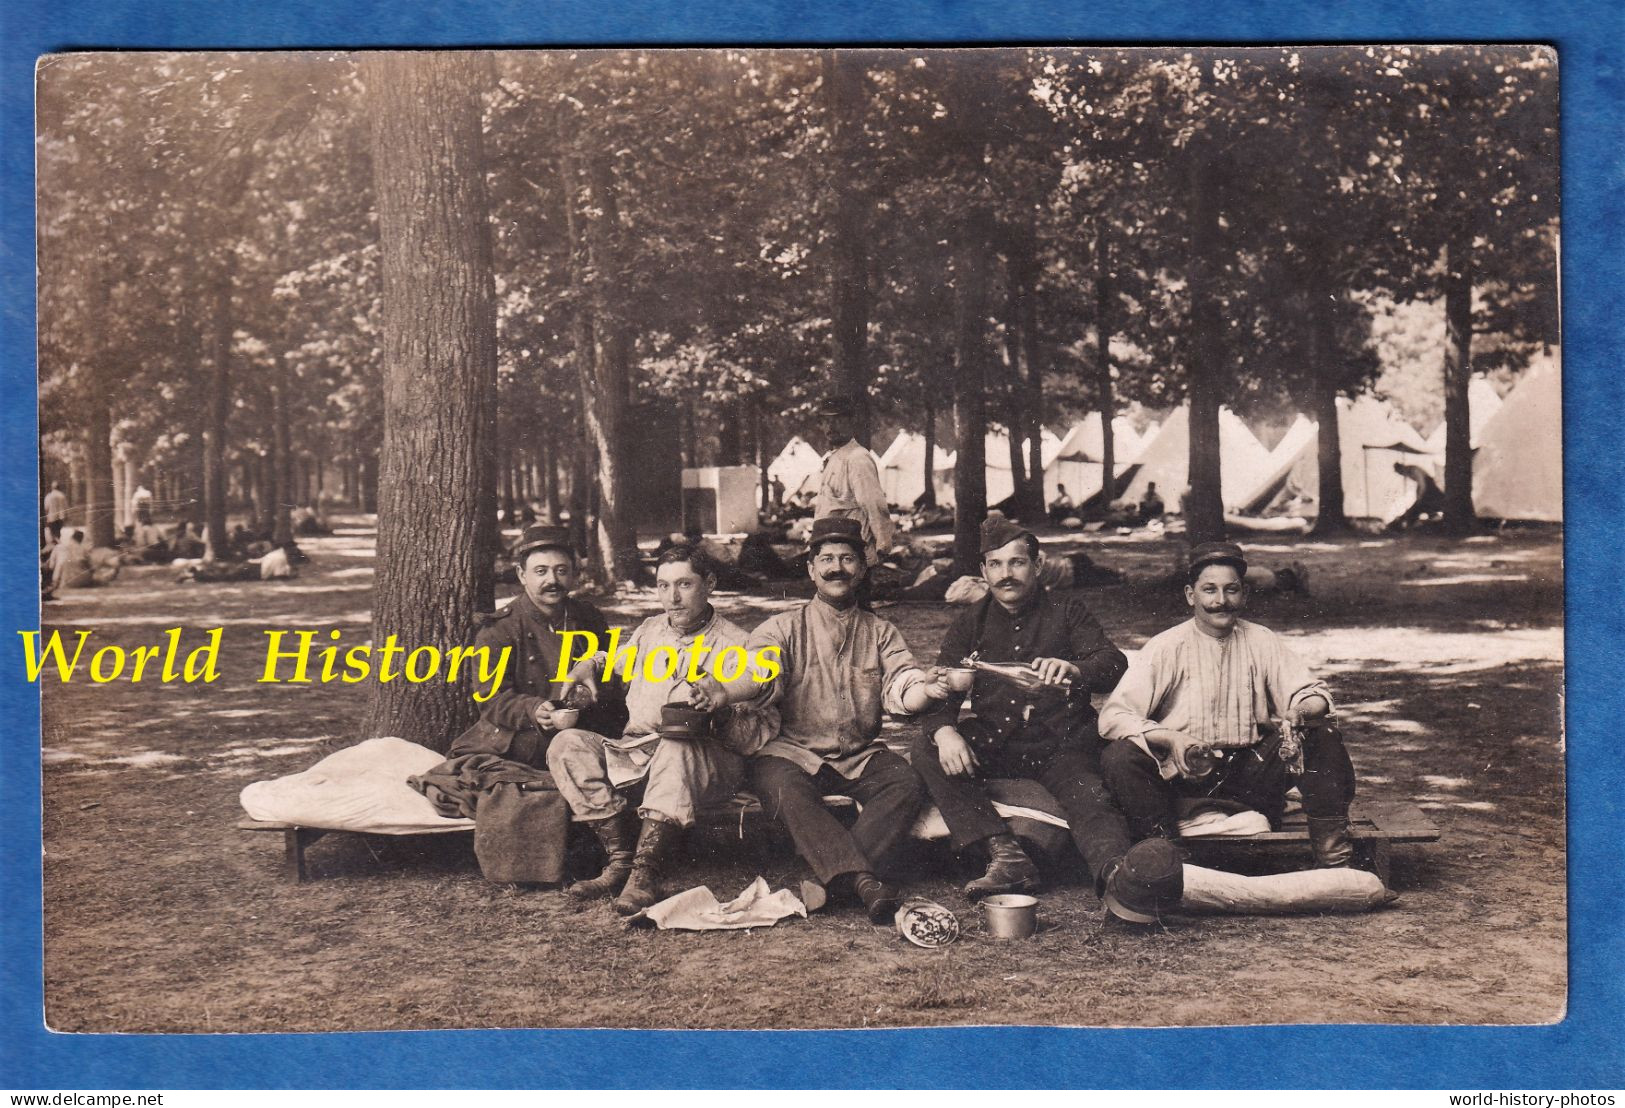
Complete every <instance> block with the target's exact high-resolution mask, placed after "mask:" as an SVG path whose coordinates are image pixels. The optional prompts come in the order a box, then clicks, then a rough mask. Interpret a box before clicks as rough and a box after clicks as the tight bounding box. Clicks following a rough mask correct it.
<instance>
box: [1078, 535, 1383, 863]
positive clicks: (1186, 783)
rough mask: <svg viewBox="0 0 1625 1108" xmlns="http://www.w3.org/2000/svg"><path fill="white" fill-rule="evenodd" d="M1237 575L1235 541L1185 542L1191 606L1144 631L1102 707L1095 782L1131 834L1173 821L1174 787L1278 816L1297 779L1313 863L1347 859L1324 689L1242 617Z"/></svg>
mask: <svg viewBox="0 0 1625 1108" xmlns="http://www.w3.org/2000/svg"><path fill="white" fill-rule="evenodd" d="M1246 578H1247V560H1246V557H1245V555H1244V554H1243V553H1242V550H1241V547H1239V546H1236V545H1235V544H1234V543H1228V542H1212V543H1202V544H1201V545H1198V546H1196V547H1194V548H1192V550H1191V557H1190V569H1189V572H1188V577H1187V579H1186V581H1187V583H1186V585H1185V602H1186V603H1187V604H1188V605H1190V608H1191V614H1192V618H1191V619H1190V620H1189V621H1187V622H1185V623H1181V624H1179V625H1178V626H1176V627H1172V628H1170V629H1168V630H1167V631H1164V632H1162V633H1161V634H1160V635H1157V636H1156V637H1155V638H1153V639H1152V640H1151V641H1150V642H1148V643H1146V645H1145V649H1143V650H1141V651H1140V654H1139V657H1137V658H1136V659H1135V660H1134V664H1133V665H1131V666H1130V667H1129V670H1128V673H1127V674H1126V675H1125V676H1124V677H1123V680H1122V681H1121V682H1120V683H1119V684H1118V686H1117V689H1116V690H1115V691H1114V692H1113V693H1112V695H1111V698H1110V699H1109V700H1108V701H1107V703H1106V706H1105V707H1104V708H1103V709H1101V713H1100V732H1101V734H1102V735H1103V736H1105V737H1106V738H1107V739H1108V740H1114V741H1112V742H1111V743H1110V745H1109V746H1108V748H1107V751H1106V754H1105V756H1104V758H1103V759H1102V772H1103V774H1104V776H1105V779H1106V784H1107V786H1108V787H1109V788H1110V789H1111V792H1112V795H1113V796H1114V797H1115V798H1116V800H1117V803H1118V805H1119V806H1120V807H1121V808H1122V809H1123V813H1124V815H1126V816H1127V817H1128V822H1129V830H1130V831H1131V832H1132V833H1133V834H1134V835H1135V836H1136V837H1149V836H1161V837H1164V838H1171V837H1172V836H1173V835H1174V833H1175V828H1176V823H1175V820H1176V815H1177V812H1176V807H1175V802H1176V800H1177V799H1178V798H1180V797H1213V798H1218V799H1222V800H1227V801H1233V802H1236V803H1239V804H1240V805H1242V806H1245V807H1247V808H1251V809H1254V810H1256V811H1259V812H1262V813H1263V814H1264V815H1265V816H1266V817H1267V818H1268V819H1269V821H1270V826H1271V827H1275V828H1279V826H1280V823H1281V815H1282V811H1283V809H1284V807H1285V803H1286V793H1287V790H1288V789H1290V788H1291V787H1292V786H1293V785H1296V786H1297V787H1298V791H1299V793H1300V794H1301V795H1302V797H1303V808H1304V813H1305V815H1306V816H1307V817H1308V820H1309V841H1310V845H1311V846H1312V847H1313V849H1314V854H1315V862H1316V864H1317V865H1319V866H1322V867H1330V866H1345V865H1348V863H1349V861H1350V859H1351V857H1352V855H1353V846H1352V844H1351V843H1350V841H1349V824H1348V815H1349V803H1350V801H1351V800H1353V798H1354V767H1353V765H1352V764H1351V763H1350V761H1349V755H1348V751H1347V749H1345V747H1344V745H1343V738H1342V736H1341V735H1340V734H1339V733H1338V730H1337V728H1335V727H1333V726H1330V725H1329V724H1327V723H1326V720H1327V718H1328V717H1329V716H1330V715H1331V711H1332V696H1331V692H1330V691H1329V690H1328V689H1327V688H1326V685H1325V684H1324V683H1323V682H1322V681H1320V680H1318V679H1317V678H1316V677H1315V676H1314V674H1312V673H1311V672H1310V671H1309V667H1308V666H1306V665H1304V663H1303V661H1302V659H1300V658H1299V657H1298V656H1297V655H1296V654H1294V653H1293V652H1292V651H1291V650H1290V649H1289V648H1288V647H1287V645H1286V643H1285V642H1284V641H1282V639H1281V638H1280V636H1278V635H1276V634H1275V633H1274V632H1272V631H1269V630H1267V629H1265V628H1263V627H1260V626H1259V625H1258V624H1256V623H1250V622H1248V621H1247V620H1244V619H1242V618H1241V616H1240V613H1241V612H1242V611H1243V610H1244V609H1245V608H1246V606H1247V580H1246ZM1283 720H1284V721H1285V722H1286V723H1288V724H1289V725H1290V727H1289V728H1282V727H1280V726H1279V725H1278V723H1277V722H1276V721H1283ZM1209 760H1212V761H1214V762H1216V766H1215V768H1212V769H1209V768H1207V767H1206V766H1205V765H1204V764H1203V763H1204V762H1207V761H1209Z"/></svg>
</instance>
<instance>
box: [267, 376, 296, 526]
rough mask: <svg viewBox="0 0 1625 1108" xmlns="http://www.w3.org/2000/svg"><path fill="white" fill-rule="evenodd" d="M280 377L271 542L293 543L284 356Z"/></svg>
mask: <svg viewBox="0 0 1625 1108" xmlns="http://www.w3.org/2000/svg"><path fill="white" fill-rule="evenodd" d="M277 373H278V380H277V382H276V385H275V386H274V392H273V395H272V402H273V404H274V408H273V413H272V424H273V426H272V434H271V444H272V451H271V457H272V459H273V464H272V469H271V520H270V524H271V541H272V542H274V543H278V544H281V543H285V542H290V541H292V539H293V518H292V513H291V512H289V510H288V504H289V502H290V501H291V500H292V499H293V496H292V495H291V494H292V491H293V490H292V488H291V487H290V486H291V482H290V480H289V476H290V464H289V463H290V462H291V461H292V459H291V458H290V454H291V453H292V451H291V450H290V448H289V438H290V436H289V433H288V378H289V377H291V376H292V373H291V372H290V371H289V369H288V364H287V362H285V361H282V360H281V359H278V361H277Z"/></svg>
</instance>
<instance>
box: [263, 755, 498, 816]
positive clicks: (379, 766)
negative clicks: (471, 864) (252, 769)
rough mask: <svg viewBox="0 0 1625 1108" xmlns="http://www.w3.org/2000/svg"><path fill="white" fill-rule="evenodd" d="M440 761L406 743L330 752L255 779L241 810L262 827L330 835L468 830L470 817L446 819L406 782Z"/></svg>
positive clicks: (435, 756) (437, 757)
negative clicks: (297, 768) (299, 768)
mask: <svg viewBox="0 0 1625 1108" xmlns="http://www.w3.org/2000/svg"><path fill="white" fill-rule="evenodd" d="M441 760H442V756H441V755H439V754H437V753H435V752H434V751H432V750H430V749H429V748H428V747H425V746H419V745H418V744H417V743H412V742H407V741H406V740H405V739H397V738H384V739H368V740H367V741H365V742H361V743H357V744H356V745H355V746H351V747H347V748H345V749H344V750H340V751H338V752H337V753H335V754H329V755H328V756H327V757H325V758H323V759H322V760H321V761H319V762H317V763H316V764H315V765H313V766H311V767H310V768H309V769H307V770H305V771H304V772H302V773H293V774H289V775H288V776H286V777H278V778H275V779H274V780H271V781H256V782H254V783H253V784H252V785H249V786H248V787H247V788H245V789H243V791H242V794H241V798H240V799H241V800H242V805H243V811H245V812H247V813H248V814H249V816H250V817H252V818H254V819H257V820H263V821H265V822H267V823H291V824H296V825H298V826H300V827H319V828H323V829H325V830H329V831H363V832H370V833H372V834H375V835H422V834H428V833H433V832H437V831H467V830H469V829H470V828H472V827H473V826H474V821H473V820H471V819H447V818H445V817H444V816H442V815H440V814H439V813H437V812H436V811H435V810H434V806H433V805H432V804H430V803H429V801H428V800H427V799H426V798H425V797H424V796H423V795H422V794H421V793H418V792H416V791H415V790H413V788H412V787H411V786H410V785H408V784H407V783H406V779H407V778H408V777H412V776H414V775H417V774H422V773H427V772H428V771H430V770H432V769H433V768H434V767H436V766H438V765H439V764H440V762H441Z"/></svg>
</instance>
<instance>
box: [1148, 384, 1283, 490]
mask: <svg viewBox="0 0 1625 1108" xmlns="http://www.w3.org/2000/svg"><path fill="white" fill-rule="evenodd" d="M1190 432H1191V428H1190V406H1189V405H1181V406H1180V407H1178V408H1176V409H1175V410H1174V412H1173V414H1172V415H1170V416H1169V417H1168V421H1167V422H1166V423H1164V424H1163V425H1162V427H1161V428H1160V429H1159V430H1158V431H1157V434H1156V437H1155V438H1153V439H1150V440H1149V441H1147V442H1146V444H1145V447H1144V449H1143V450H1141V451H1140V457H1139V471H1138V472H1137V473H1135V475H1134V479H1133V480H1132V481H1130V482H1129V485H1128V488H1126V489H1124V490H1123V492H1122V493H1121V494H1119V497H1118V498H1119V499H1121V500H1127V501H1134V502H1138V501H1141V500H1144V499H1145V494H1146V490H1147V489H1148V488H1149V487H1150V486H1151V484H1152V483H1153V482H1155V483H1156V486H1157V492H1158V493H1159V494H1160V495H1161V496H1162V499H1163V502H1164V503H1166V504H1167V505H1168V506H1169V508H1170V509H1173V508H1175V507H1176V506H1177V505H1178V503H1179V498H1180V497H1181V496H1182V495H1184V493H1185V490H1186V489H1187V488H1188V487H1189V485H1190V460H1191V433H1190ZM1269 468H1270V452H1269V451H1268V450H1266V449H1264V444H1263V443H1261V442H1259V441H1258V436H1257V435H1254V434H1253V433H1252V431H1250V430H1249V429H1248V428H1247V425H1246V424H1245V423H1243V422H1242V421H1241V417H1240V416H1238V415H1236V413H1235V412H1232V411H1231V410H1230V409H1229V408H1220V409H1219V494H1220V496H1221V497H1222V498H1223V499H1224V503H1225V506H1226V507H1227V508H1229V507H1231V506H1232V505H1236V504H1239V503H1240V502H1241V501H1242V499H1243V498H1244V497H1245V495H1246V494H1247V493H1249V492H1251V491H1252V490H1253V489H1254V488H1256V487H1257V486H1258V483H1259V481H1260V480H1262V479H1263V477H1264V475H1265V474H1266V473H1267V472H1268V471H1269Z"/></svg>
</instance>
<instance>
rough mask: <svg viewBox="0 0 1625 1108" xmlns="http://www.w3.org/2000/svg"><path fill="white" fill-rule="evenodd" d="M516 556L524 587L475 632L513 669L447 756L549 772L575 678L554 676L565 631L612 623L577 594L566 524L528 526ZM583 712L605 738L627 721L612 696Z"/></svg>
mask: <svg viewBox="0 0 1625 1108" xmlns="http://www.w3.org/2000/svg"><path fill="white" fill-rule="evenodd" d="M514 553H515V557H516V559H517V561H518V565H517V569H518V573H519V587H520V589H521V590H522V591H521V592H520V594H519V595H518V596H516V597H514V598H513V601H512V602H511V603H509V604H508V606H507V607H505V608H503V609H502V610H500V611H498V612H496V613H495V614H493V615H490V616H486V617H483V619H482V625H481V627H480V629H479V630H478V631H477V632H476V633H475V636H474V645H475V647H476V648H479V647H486V648H489V650H490V652H491V657H492V659H493V660H494V659H495V658H496V657H497V655H498V654H500V652H501V651H502V650H503V649H504V648H506V649H507V650H508V652H509V653H508V667H507V669H506V670H505V671H504V672H503V675H502V681H501V682H500V683H499V684H498V686H497V688H496V691H495V692H493V693H492V694H491V699H490V700H487V701H486V702H485V705H484V707H483V708H482V709H481V711H480V721H479V722H478V723H476V724H475V725H474V726H473V727H470V728H469V729H468V730H467V731H464V732H463V733H462V734H461V735H459V736H457V738H456V739H455V740H454V741H453V742H452V744H451V749H450V750H449V751H448V752H447V757H451V758H455V757H458V756H459V755H463V754H496V755H498V756H500V757H503V758H507V759H509V760H511V761H515V762H523V763H524V764H525V765H528V766H534V767H535V768H537V769H545V768H546V767H547V748H548V744H549V743H551V742H552V741H553V736H555V735H556V734H558V732H559V731H560V730H562V728H560V727H558V726H557V725H556V724H555V722H554V719H553V713H554V710H555V709H559V710H564V707H565V706H564V704H563V698H564V697H565V696H567V695H568V694H569V693H570V692H571V687H570V683H568V682H566V683H562V684H555V683H554V680H553V679H554V678H555V677H556V676H558V672H559V658H560V652H561V650H562V649H563V647H564V640H563V639H562V638H561V637H560V635H559V632H560V631H591V632H593V633H594V634H596V635H598V636H599V638H600V640H602V639H603V638H604V637H605V636H606V635H607V634H608V631H609V624H608V623H607V622H605V620H604V617H603V615H602V613H600V612H599V611H598V609H597V608H594V607H593V606H592V605H591V604H588V603H587V602H586V601H584V600H577V599H575V598H574V597H572V596H571V595H570V590H571V589H573V588H575V586H576V583H577V581H578V580H579V579H580V566H579V564H578V563H577V561H576V552H575V549H574V548H573V547H572V546H571V545H570V532H569V530H568V529H567V528H564V527H549V526H546V525H543V524H538V525H533V526H530V527H527V528H525V530H524V532H523V533H522V534H521V535H520V536H519V542H518V544H517V545H516V546H515V549H514ZM579 711H580V718H579V719H578V720H576V721H575V725H578V726H581V727H585V728H586V729H588V730H590V731H596V732H598V733H599V734H601V735H614V734H618V733H619V732H620V727H621V724H622V722H624V720H625V718H626V717H625V715H624V712H625V707H624V705H621V704H619V703H618V702H616V701H613V700H607V699H604V700H599V701H598V703H596V704H592V705H588V706H586V707H584V708H583V709H579ZM606 845H607V843H606ZM617 849H620V847H619V846H618V845H617ZM626 849H627V850H628V851H630V844H627V847H626Z"/></svg>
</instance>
